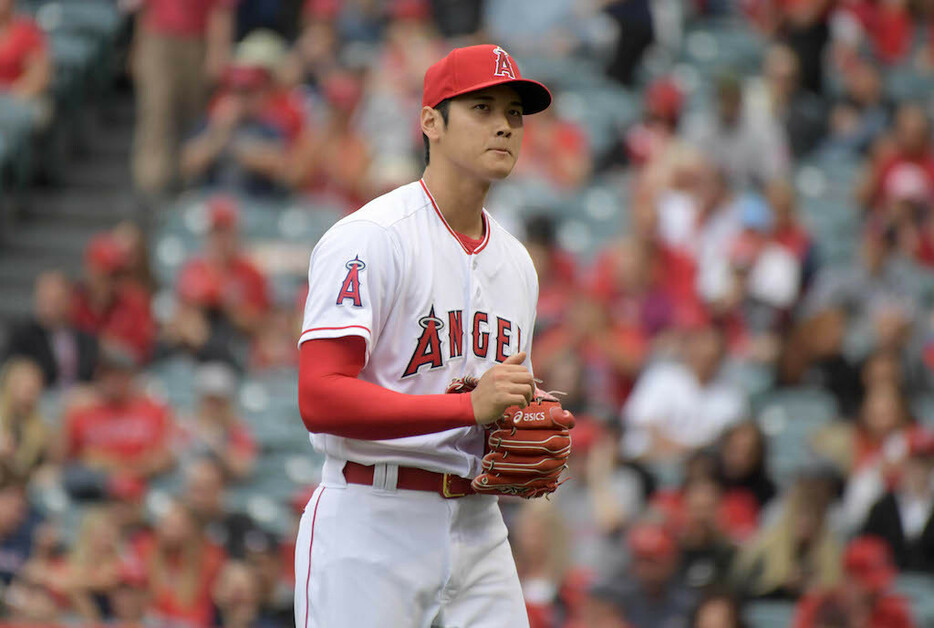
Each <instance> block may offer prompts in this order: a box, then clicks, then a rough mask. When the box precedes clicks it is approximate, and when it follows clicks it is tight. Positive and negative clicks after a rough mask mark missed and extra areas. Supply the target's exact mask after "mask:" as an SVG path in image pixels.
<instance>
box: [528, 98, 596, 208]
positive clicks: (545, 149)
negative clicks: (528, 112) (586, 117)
mask: <svg viewBox="0 0 934 628" xmlns="http://www.w3.org/2000/svg"><path fill="white" fill-rule="evenodd" d="M550 111H551V110H550V109H546V110H545V111H543V112H542V114H544V115H539V116H536V118H535V119H534V120H529V121H527V122H526V127H525V135H524V136H523V152H522V160H521V161H519V163H518V166H517V172H519V173H520V174H524V175H526V176H527V175H529V174H534V175H537V176H539V177H541V178H542V179H544V180H545V181H548V182H550V183H551V184H552V185H554V186H555V187H556V188H560V189H574V188H577V187H579V186H580V185H582V184H583V183H584V182H585V181H587V179H588V178H589V177H590V173H591V170H592V163H591V159H590V146H589V143H588V141H587V135H586V133H585V132H584V130H583V129H582V128H581V127H580V126H579V125H578V124H575V123H574V122H571V121H569V120H562V119H560V118H558V117H556V116H555V114H554V113H553V112H551V113H549V112H550Z"/></svg>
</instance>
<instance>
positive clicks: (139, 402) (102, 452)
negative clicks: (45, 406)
mask: <svg viewBox="0 0 934 628" xmlns="http://www.w3.org/2000/svg"><path fill="white" fill-rule="evenodd" d="M172 425H173V422H172V417H171V413H170V411H169V409H168V408H167V407H166V406H164V405H162V404H160V403H157V402H155V401H153V400H152V399H150V398H148V397H145V396H142V395H134V396H132V397H130V398H128V399H125V400H121V401H116V400H114V401H109V400H103V401H98V402H95V403H91V404H89V405H87V406H84V407H80V408H77V409H75V410H74V411H72V412H70V413H69V414H68V416H67V417H66V418H65V435H66V439H67V447H68V452H67V453H68V457H69V458H71V459H76V460H81V461H82V462H85V463H88V464H92V465H93V464H95V463H96V462H98V461H104V462H105V463H106V464H108V465H110V464H114V465H117V466H122V467H125V468H132V467H133V466H134V464H135V463H136V462H138V461H139V459H140V457H141V456H143V455H144V454H148V453H150V452H153V451H155V450H160V449H161V450H165V449H167V448H168V447H169V441H170V435H171V432H172Z"/></svg>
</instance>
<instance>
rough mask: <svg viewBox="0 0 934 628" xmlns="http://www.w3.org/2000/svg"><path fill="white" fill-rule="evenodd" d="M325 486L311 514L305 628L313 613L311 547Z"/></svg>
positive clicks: (313, 542)
mask: <svg viewBox="0 0 934 628" xmlns="http://www.w3.org/2000/svg"><path fill="white" fill-rule="evenodd" d="M324 490H325V489H324V487H323V486H322V487H321V492H320V493H318V499H316V500H315V510H314V512H313V513H312V514H311V538H310V539H308V575H307V576H305V628H308V616H309V615H311V588H310V587H309V585H310V584H311V548H312V546H314V544H315V520H316V519H317V518H318V504H320V503H321V496H322V495H324Z"/></svg>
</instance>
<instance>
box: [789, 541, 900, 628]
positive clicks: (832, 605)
mask: <svg viewBox="0 0 934 628" xmlns="http://www.w3.org/2000/svg"><path fill="white" fill-rule="evenodd" d="M843 571H844V575H845V577H844V578H843V580H842V582H841V584H840V586H838V587H835V588H832V589H830V590H826V589H825V590H817V591H815V592H813V593H809V594H808V595H806V596H804V597H803V598H802V599H801V600H800V601H799V602H798V608H797V611H796V613H795V619H794V623H793V624H792V625H793V627H794V628H824V627H826V626H873V627H875V626H878V627H879V628H882V626H885V628H912V627H913V626H915V623H914V620H912V618H911V612H910V611H909V608H908V603H907V601H906V600H904V599H903V598H901V597H899V596H897V595H894V594H892V593H891V592H890V587H891V584H892V580H893V579H894V576H895V569H894V567H893V565H892V559H891V555H890V553H889V551H888V548H887V547H886V546H885V543H883V542H882V541H880V540H879V539H875V538H872V537H862V538H858V539H855V540H853V541H852V542H851V543H850V544H849V546H847V548H846V553H845V554H844V557H843Z"/></svg>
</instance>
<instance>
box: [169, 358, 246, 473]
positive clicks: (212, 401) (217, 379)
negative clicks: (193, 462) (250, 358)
mask: <svg viewBox="0 0 934 628" xmlns="http://www.w3.org/2000/svg"><path fill="white" fill-rule="evenodd" d="M194 385H195V391H196V392H197V393H198V395H199V400H198V406H197V411H196V413H195V414H194V416H192V417H190V418H189V419H188V420H187V421H185V422H184V423H183V424H182V425H180V428H181V435H180V441H181V442H180V443H179V447H180V450H181V451H182V452H184V453H183V455H184V456H185V457H187V458H201V457H204V456H211V457H212V458H213V459H214V460H216V461H217V462H218V463H219V464H220V465H221V466H222V467H223V470H224V473H225V475H226V476H227V477H228V478H230V479H231V480H233V481H239V480H243V479H244V478H246V477H247V476H249V475H250V472H251V471H252V469H253V464H254V463H255V462H256V443H255V442H254V441H253V437H252V436H251V435H250V431H249V429H248V428H247V426H246V425H245V424H244V422H243V421H242V420H241V419H240V417H239V416H237V410H236V404H235V396H236V392H237V374H236V372H234V370H233V369H232V368H231V367H230V366H228V365H226V364H224V363H222V362H213V363H207V364H203V365H201V366H199V367H198V370H197V372H196V373H195V381H194Z"/></svg>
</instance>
